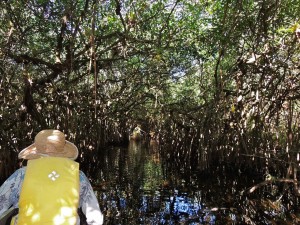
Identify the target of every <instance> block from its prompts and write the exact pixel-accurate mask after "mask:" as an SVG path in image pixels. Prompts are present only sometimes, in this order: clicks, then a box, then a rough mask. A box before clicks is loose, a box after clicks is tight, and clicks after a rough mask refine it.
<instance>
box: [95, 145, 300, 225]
mask: <svg viewBox="0 0 300 225" xmlns="http://www.w3.org/2000/svg"><path fill="white" fill-rule="evenodd" d="M165 151H166V150H165V149H161V148H160V145H159V144H158V143H156V142H150V143H149V142H130V144H129V146H128V148H120V147H112V148H109V149H107V150H105V152H103V153H102V155H101V157H100V160H98V161H99V166H98V169H97V170H94V171H90V173H89V177H93V178H94V179H93V180H92V183H93V187H94V190H95V191H96V193H97V196H98V198H99V202H100V206H101V209H102V211H103V213H104V215H105V224H106V225H108V224H120V225H127V224H141V225H142V224H145V225H146V224H147V225H148V224H149V225H150V224H151V225H152V224H153V225H154V224H170V225H172V224H187V225H188V224H190V225H196V224H222V225H225V224H300V220H299V221H298V220H297V219H295V218H296V217H297V216H296V211H297V208H298V203H297V202H299V201H298V200H297V199H292V198H289V197H288V198H287V202H284V198H283V195H281V193H280V192H278V193H277V194H276V193H273V191H274V190H273V188H272V187H271V188H269V187H267V189H264V190H263V191H257V192H256V193H257V194H258V195H255V196H254V195H251V194H245V193H246V192H247V190H249V188H251V187H252V186H253V185H255V184H257V183H259V182H261V181H263V180H262V179H263V175H260V174H251V171H236V170H234V169H233V170H232V171H230V170H228V169H226V171H225V169H223V167H222V166H218V167H216V168H215V172H214V171H211V172H210V173H209V174H208V173H207V174H206V173H203V172H201V171H197V170H195V169H192V168H190V167H189V166H188V165H186V164H185V163H184V162H185V161H184V160H182V161H181V162H176V160H174V159H172V158H168V157H167V156H166V154H163V153H164V152H165ZM162 156H164V157H162ZM273 186H275V185H273ZM277 188H280V186H278V187H277ZM271 192H272V193H273V194H272V195H271V194H270V193H271ZM286 193H287V192H286ZM261 196H265V197H266V198H264V199H263V198H261Z"/></svg>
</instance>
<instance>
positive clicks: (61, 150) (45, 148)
mask: <svg viewBox="0 0 300 225" xmlns="http://www.w3.org/2000/svg"><path fill="white" fill-rule="evenodd" d="M43 156H55V157H65V158H69V159H73V160H75V159H76V158H77V156H78V149H77V147H76V146H75V145H74V144H73V143H71V142H69V141H66V139H65V135H64V133H63V132H61V131H59V130H42V131H40V132H39V133H38V134H37V135H36V136H35V138H34V143H33V144H32V145H30V146H28V147H27V148H25V149H23V150H22V151H21V152H20V153H19V159H37V158H40V157H43Z"/></svg>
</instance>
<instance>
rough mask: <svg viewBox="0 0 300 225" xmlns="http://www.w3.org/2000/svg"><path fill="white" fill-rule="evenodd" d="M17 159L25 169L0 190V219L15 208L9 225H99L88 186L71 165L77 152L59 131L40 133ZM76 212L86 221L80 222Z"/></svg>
mask: <svg viewBox="0 0 300 225" xmlns="http://www.w3.org/2000/svg"><path fill="white" fill-rule="evenodd" d="M18 157H19V158H20V159H25V160H28V161H27V166H25V167H22V168H20V169H18V170H16V171H15V172H14V173H13V174H12V175H11V176H10V177H9V178H8V179H7V180H6V181H5V182H4V183H3V185H2V186H1V187H0V217H1V215H4V214H5V212H6V211H7V210H9V209H10V208H18V209H19V210H18V215H17V216H15V217H14V218H13V219H12V221H11V223H10V224H22V225H24V224H30V225H33V224H39V225H40V224H53V225H62V224H63V225H78V224H88V225H91V224H93V225H101V224H103V214H102V212H101V210H100V207H99V203H98V201H97V198H96V196H95V193H94V192H93V189H92V186H91V184H90V182H89V180H88V179H87V177H86V176H85V174H84V173H83V172H82V171H81V170H79V164H78V163H77V162H75V159H76V158H77V157H78V149H77V147H76V146H75V145H74V144H73V143H71V142H69V141H67V140H65V134H64V133H63V132H61V131H59V130H42V131H40V132H39V133H38V134H37V135H36V136H35V139H34V143H33V144H31V145H30V146H28V147H27V148H25V149H23V150H22V151H21V152H20V153H19V155H18ZM78 209H80V212H82V213H83V214H84V217H85V218H86V222H85V221H82V219H81V221H80V218H81V217H79V214H78ZM84 222H85V223H84ZM0 224H1V222H0Z"/></svg>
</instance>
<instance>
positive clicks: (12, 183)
mask: <svg viewBox="0 0 300 225" xmlns="http://www.w3.org/2000/svg"><path fill="white" fill-rule="evenodd" d="M23 177H24V168H22V169H18V170H16V171H15V172H14V173H13V174H12V175H11V176H10V177H9V178H8V179H7V180H6V181H5V182H4V183H3V185H2V186H1V187H0V216H1V215H2V214H4V213H5V212H6V211H7V210H8V209H9V208H10V207H11V206H14V207H15V206H17V205H18V201H19V195H20V193H19V192H20V191H19V190H20V188H21V183H22V179H23Z"/></svg>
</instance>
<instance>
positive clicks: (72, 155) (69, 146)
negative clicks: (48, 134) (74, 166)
mask: <svg viewBox="0 0 300 225" xmlns="http://www.w3.org/2000/svg"><path fill="white" fill-rule="evenodd" d="M45 155H46V156H53V157H64V158H69V159H72V160H75V159H77V157H78V148H77V147H76V146H75V145H74V144H73V143H71V142H69V141H66V143H65V146H64V150H63V151H62V152H47V153H43V152H40V151H38V149H37V148H36V145H35V144H32V145H29V146H28V147H27V148H24V149H23V150H22V151H21V152H20V153H19V155H18V157H19V159H28V160H30V159H38V158H41V157H43V156H45Z"/></svg>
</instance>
